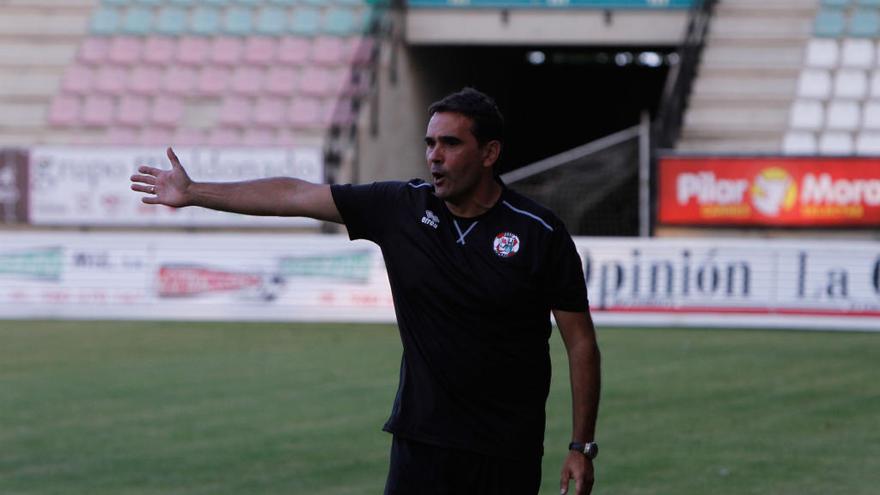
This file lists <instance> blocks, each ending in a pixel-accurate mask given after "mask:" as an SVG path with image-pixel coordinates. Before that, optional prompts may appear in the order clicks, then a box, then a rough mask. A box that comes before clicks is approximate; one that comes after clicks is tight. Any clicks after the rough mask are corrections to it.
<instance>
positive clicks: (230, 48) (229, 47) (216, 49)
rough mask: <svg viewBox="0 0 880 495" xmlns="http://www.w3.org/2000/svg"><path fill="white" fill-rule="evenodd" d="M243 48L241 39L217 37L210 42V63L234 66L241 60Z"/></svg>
mask: <svg viewBox="0 0 880 495" xmlns="http://www.w3.org/2000/svg"><path fill="white" fill-rule="evenodd" d="M243 49H244V47H243V46H242V42H241V39H239V38H233V37H230V36H218V37H216V38H214V40H213V41H212V42H211V57H210V59H211V61H212V62H214V63H217V64H220V65H234V64H237V63H239V61H240V60H241V53H242V51H243Z"/></svg>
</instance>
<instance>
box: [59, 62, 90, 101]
mask: <svg viewBox="0 0 880 495" xmlns="http://www.w3.org/2000/svg"><path fill="white" fill-rule="evenodd" d="M93 79H94V73H93V71H92V69H90V68H88V67H87V66H85V65H71V66H70V67H68V68H67V72H65V73H64V79H62V80H61V89H62V90H63V91H64V92H65V93H73V94H78V95H82V94H86V93H88V92H89V91H90V90H91V89H92V84H93V82H92V80H93Z"/></svg>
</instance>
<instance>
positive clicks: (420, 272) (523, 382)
mask: <svg viewBox="0 0 880 495" xmlns="http://www.w3.org/2000/svg"><path fill="white" fill-rule="evenodd" d="M331 191H332V194H333V199H334V201H335V203H336V206H337V208H338V209H339V212H340V214H341V215H342V218H343V220H344V222H345V225H346V227H347V228H348V232H349V236H350V237H351V239H367V240H370V241H373V242H375V243H376V244H378V245H379V246H380V247H381V249H382V254H383V255H384V258H385V265H386V268H387V270H388V279H389V281H390V284H391V291H392V294H393V297H394V308H395V313H396V315H397V322H398V326H399V328H400V336H401V339H402V341H403V359H402V362H401V366H400V384H399V387H398V391H397V397H396V399H395V401H394V407H393V409H392V412H391V417H390V418H389V419H388V422H387V423H386V424H385V430H386V431H389V432H392V433H394V434H396V435H400V436H403V437H407V438H410V439H413V440H418V441H422V442H425V443H429V444H434V445H439V446H444V447H452V448H461V449H466V450H471V451H475V452H480V453H484V454H488V455H494V456H499V457H509V458H535V457H539V456H540V455H541V454H542V452H543V439H544V405H545V402H546V399H547V394H548V392H549V388H550V356H549V352H548V338H549V337H550V331H551V325H550V310H551V308H552V309H561V310H565V311H586V310H587V293H586V287H585V284H584V275H583V269H582V268H581V262H580V258H579V257H578V254H577V251H576V250H575V246H574V243H573V242H572V240H571V237H570V236H569V234H568V232H567V231H566V230H565V227H564V226H563V225H562V222H560V220H559V219H557V218H556V217H555V216H554V215H553V214H552V213H551V212H550V211H549V210H547V209H546V208H543V207H541V206H540V205H538V204H537V203H535V202H533V201H531V200H529V199H528V198H526V197H524V196H522V195H520V194H518V193H516V192H514V191H511V190H509V189H507V188H504V190H503V192H502V194H501V197H500V199H499V200H498V202H497V203H496V204H495V205H494V206H493V207H492V208H490V209H489V210H488V211H487V212H485V213H484V214H482V215H480V216H478V217H475V218H459V217H456V216H455V215H453V214H452V213H451V212H450V211H449V210H448V209H447V207H446V204H445V203H444V202H443V201H442V200H440V199H438V198H437V197H436V196H434V189H433V186H431V185H430V184H428V183H425V182H422V181H421V180H413V181H410V182H379V183H374V184H367V185H359V186H352V185H334V186H332V188H331Z"/></svg>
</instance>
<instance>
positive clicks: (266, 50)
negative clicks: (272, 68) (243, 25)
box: [244, 36, 278, 65]
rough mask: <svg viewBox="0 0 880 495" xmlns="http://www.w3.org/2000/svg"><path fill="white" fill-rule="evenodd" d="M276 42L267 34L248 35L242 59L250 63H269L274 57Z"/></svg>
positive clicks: (276, 48)
mask: <svg viewBox="0 0 880 495" xmlns="http://www.w3.org/2000/svg"><path fill="white" fill-rule="evenodd" d="M277 51H278V42H277V40H276V38H272V37H269V36H250V37H248V38H247V40H246V41H245V47H244V61H245V62H247V63H249V64H252V65H269V64H271V63H272V62H273V61H274V60H275V57H276V52H277Z"/></svg>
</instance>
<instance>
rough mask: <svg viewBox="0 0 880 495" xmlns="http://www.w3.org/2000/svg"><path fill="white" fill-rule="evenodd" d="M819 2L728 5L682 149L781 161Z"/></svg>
mask: <svg viewBox="0 0 880 495" xmlns="http://www.w3.org/2000/svg"><path fill="white" fill-rule="evenodd" d="M818 3H819V0H720V1H719V3H718V4H717V6H716V7H715V14H714V16H713V18H712V21H711V24H710V26H709V33H708V35H707V39H706V45H705V48H704V50H703V55H702V60H701V63H700V66H699V68H698V70H697V78H696V80H695V81H694V87H693V90H692V92H691V95H690V101H689V105H688V109H687V110H686V112H685V117H684V125H683V128H682V133H681V137H680V138H679V142H678V143H677V145H676V149H677V150H679V151H685V152H707V153H778V152H780V151H781V149H782V140H783V135H784V133H785V131H786V128H787V125H788V118H789V111H790V108H791V103H792V101H793V100H794V96H795V89H796V86H797V80H798V76H799V74H800V69H801V65H802V63H803V58H804V51H805V47H806V43H807V40H808V39H809V38H810V34H811V32H812V27H813V19H814V16H815V13H816V11H817V10H818V7H819V5H818Z"/></svg>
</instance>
